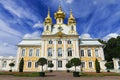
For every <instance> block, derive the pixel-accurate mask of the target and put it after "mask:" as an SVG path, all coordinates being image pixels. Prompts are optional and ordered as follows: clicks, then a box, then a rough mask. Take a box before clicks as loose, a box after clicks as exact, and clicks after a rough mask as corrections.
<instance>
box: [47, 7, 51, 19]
mask: <svg viewBox="0 0 120 80" xmlns="http://www.w3.org/2000/svg"><path fill="white" fill-rule="evenodd" d="M47 17H48V18H50V8H49V7H48V15H47Z"/></svg>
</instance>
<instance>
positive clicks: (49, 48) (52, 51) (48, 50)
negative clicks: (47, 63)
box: [47, 47, 53, 57]
mask: <svg viewBox="0 0 120 80" xmlns="http://www.w3.org/2000/svg"><path fill="white" fill-rule="evenodd" d="M49 49H51V54H50V55H49V54H48V53H49ZM52 52H53V51H52V48H51V47H50V48H48V49H47V56H48V57H52Z"/></svg>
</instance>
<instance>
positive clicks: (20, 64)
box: [19, 58, 24, 72]
mask: <svg viewBox="0 0 120 80" xmlns="http://www.w3.org/2000/svg"><path fill="white" fill-rule="evenodd" d="M23 68H24V59H23V58H22V59H21V61H20V63H19V72H23Z"/></svg>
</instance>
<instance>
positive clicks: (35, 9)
mask: <svg viewBox="0 0 120 80" xmlns="http://www.w3.org/2000/svg"><path fill="white" fill-rule="evenodd" d="M59 3H60V2H59V0H0V56H16V51H17V46H16V45H17V44H18V43H19V42H20V41H21V40H22V39H23V38H38V37H40V35H41V33H42V31H43V28H44V27H43V22H44V18H45V17H46V16H47V11H48V7H49V8H50V12H51V17H52V19H53V22H54V23H55V19H54V12H56V11H57V9H58V6H59ZM61 6H62V9H63V11H64V12H65V13H66V18H65V23H67V19H68V17H69V12H70V9H72V11H73V15H74V17H75V18H76V21H77V32H78V33H79V35H80V36H81V37H91V38H100V39H103V40H108V39H109V38H111V37H117V36H118V35H120V0H61Z"/></svg>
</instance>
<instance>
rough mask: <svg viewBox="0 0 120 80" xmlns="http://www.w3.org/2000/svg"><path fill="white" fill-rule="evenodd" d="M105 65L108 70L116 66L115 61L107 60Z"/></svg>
mask: <svg viewBox="0 0 120 80" xmlns="http://www.w3.org/2000/svg"><path fill="white" fill-rule="evenodd" d="M105 67H106V69H107V70H109V69H113V68H114V65H113V62H112V61H110V62H106V63H105Z"/></svg>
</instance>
